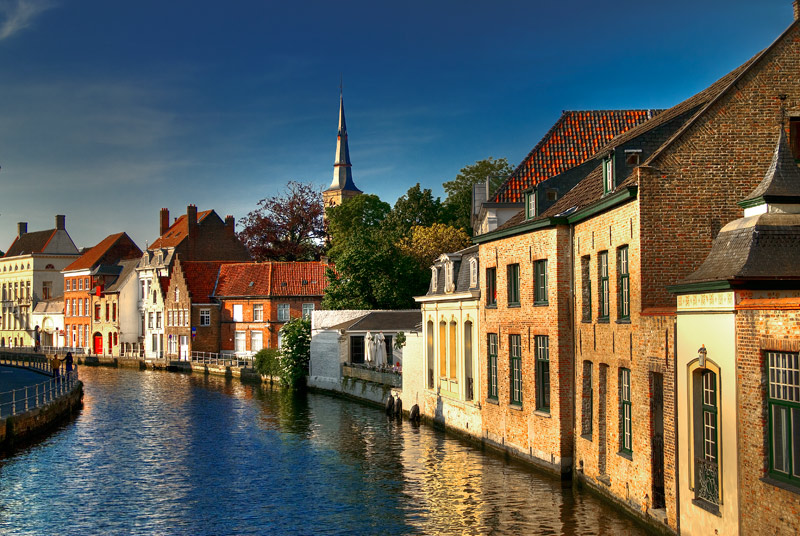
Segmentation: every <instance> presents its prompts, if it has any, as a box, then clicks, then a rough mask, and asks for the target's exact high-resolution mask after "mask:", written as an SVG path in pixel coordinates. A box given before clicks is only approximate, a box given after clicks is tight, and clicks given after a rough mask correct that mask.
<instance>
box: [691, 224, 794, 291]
mask: <svg viewBox="0 0 800 536" xmlns="http://www.w3.org/2000/svg"><path fill="white" fill-rule="evenodd" d="M798 266H800V214H759V215H757V216H750V217H749V218H741V219H738V220H735V221H733V222H731V223H729V224H728V225H726V226H725V227H723V228H722V230H721V231H720V232H719V234H718V235H717V237H716V238H715V239H714V242H713V244H712V245H711V252H710V253H709V254H708V257H706V260H705V261H704V262H703V264H702V265H700V268H698V269H697V270H696V271H695V272H694V273H692V274H691V275H689V276H688V277H687V278H686V279H684V280H683V281H681V284H686V283H697V282H704V281H721V280H728V281H736V280H747V279H751V280H752V279H773V280H774V279H783V280H786V279H790V280H800V270H798Z"/></svg>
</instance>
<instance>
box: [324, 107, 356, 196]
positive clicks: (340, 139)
mask: <svg viewBox="0 0 800 536" xmlns="http://www.w3.org/2000/svg"><path fill="white" fill-rule="evenodd" d="M351 168H352V164H351V163H350V148H349V147H348V146H347V124H346V123H345V120H344V99H343V98H342V93H341V92H339V134H338V135H337V137H336V162H334V164H333V182H331V185H330V187H329V188H328V189H327V190H325V191H324V192H322V199H323V202H324V203H325V209H326V210H327V208H328V207H334V206H338V205H341V204H342V203H343V202H344V201H345V200H346V199H350V198H351V197H355V196H357V195H358V194H360V193H361V190H359V189H358V188H356V185H355V184H354V183H353V172H352V169H351Z"/></svg>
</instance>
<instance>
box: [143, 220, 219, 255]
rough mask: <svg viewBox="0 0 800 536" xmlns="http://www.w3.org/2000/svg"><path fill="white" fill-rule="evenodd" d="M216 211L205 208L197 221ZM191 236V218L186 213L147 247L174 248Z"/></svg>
mask: <svg viewBox="0 0 800 536" xmlns="http://www.w3.org/2000/svg"><path fill="white" fill-rule="evenodd" d="M212 212H214V211H213V210H204V211H202V212H198V213H197V223H200V222H201V221H203V220H204V219H205V218H206V216H208V215H209V214H211V213H212ZM188 236H189V218H188V216H187V215H186V214H182V215H181V216H180V217H178V219H177V220H175V222H174V223H173V224H172V225H171V226H170V227H169V229H167V230H166V231H165V232H164V234H162V235H161V236H159V237H158V238H157V239H156V241H155V242H153V243H152V244H150V246H149V247H148V248H147V249H157V248H172V247H177V246H178V245H180V243H181V242H183V240H184V239H185V238H186V237H188Z"/></svg>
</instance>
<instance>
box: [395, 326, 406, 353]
mask: <svg viewBox="0 0 800 536" xmlns="http://www.w3.org/2000/svg"><path fill="white" fill-rule="evenodd" d="M405 345H406V334H405V332H404V331H398V332H397V335H395V336H394V349H395V350H402V349H403V346H405Z"/></svg>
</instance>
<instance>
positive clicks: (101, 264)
mask: <svg viewBox="0 0 800 536" xmlns="http://www.w3.org/2000/svg"><path fill="white" fill-rule="evenodd" d="M141 254H142V251H141V250H140V249H139V247H138V246H137V245H136V244H135V243H134V242H133V240H131V238H130V237H129V236H128V235H127V234H125V233H116V234H113V235H109V236H107V237H106V238H104V239H103V240H101V241H100V242H99V243H98V244H97V245H96V246H94V247H93V248H90V249H89V250H87V251H86V252H84V253H83V255H81V256H80V257H78V258H77V259H75V261H74V262H72V263H71V264H69V266H67V267H66V268H64V269H63V270H62V272H61V273H62V274H63V276H64V329H65V331H66V333H67V340H68V341H69V346H72V347H75V348H84V349H85V350H86V351H87V352H89V353H93V354H96V355H103V354H108V355H111V354H112V353H114V350H115V347H116V346H115V344H114V340H115V338H114V333H117V337H116V339H117V341H119V334H118V332H105V334H104V332H103V331H102V330H101V329H100V327H99V324H100V323H101V322H103V321H105V322H108V321H110V319H111V318H112V317H113V318H116V317H117V310H116V308H114V309H113V310H112V309H111V307H110V306H111V304H109V303H104V304H103V305H105V308H102V307H101V304H100V302H99V301H96V300H95V301H94V302H93V298H94V297H96V296H97V297H99V296H100V295H101V294H102V292H103V288H104V285H105V284H106V280H107V278H109V277H110V276H114V277H115V276H116V275H118V273H119V271H118V266H116V264H117V263H118V262H119V261H120V260H125V259H135V258H137V257H139V255H141ZM93 324H98V326H97V327H95V326H94V325H93Z"/></svg>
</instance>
